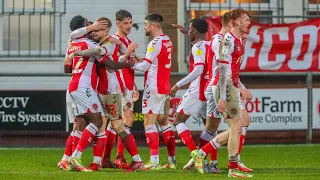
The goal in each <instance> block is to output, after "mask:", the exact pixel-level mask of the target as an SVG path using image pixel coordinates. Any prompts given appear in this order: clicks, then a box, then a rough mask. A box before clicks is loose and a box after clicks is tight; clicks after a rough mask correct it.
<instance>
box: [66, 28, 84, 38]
mask: <svg viewBox="0 0 320 180" xmlns="http://www.w3.org/2000/svg"><path fill="white" fill-rule="evenodd" d="M86 34H87V27H83V28H79V29H76V30H74V31H72V33H71V34H70V39H71V40H74V39H77V38H79V37H82V36H84V35H86Z"/></svg>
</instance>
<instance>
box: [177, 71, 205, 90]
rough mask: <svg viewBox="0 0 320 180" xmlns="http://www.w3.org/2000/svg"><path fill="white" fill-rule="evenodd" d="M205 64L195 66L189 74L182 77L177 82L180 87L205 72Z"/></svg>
mask: <svg viewBox="0 0 320 180" xmlns="http://www.w3.org/2000/svg"><path fill="white" fill-rule="evenodd" d="M203 69H204V66H195V67H194V69H193V70H192V72H191V73H190V74H188V76H186V77H184V78H183V79H181V80H180V81H179V82H177V83H176V85H177V86H178V87H179V88H180V87H182V86H184V85H186V84H188V83H190V82H191V81H193V80H195V79H196V78H197V77H199V76H200V75H201V74H202V73H203Z"/></svg>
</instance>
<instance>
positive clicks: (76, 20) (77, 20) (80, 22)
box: [69, 15, 86, 31]
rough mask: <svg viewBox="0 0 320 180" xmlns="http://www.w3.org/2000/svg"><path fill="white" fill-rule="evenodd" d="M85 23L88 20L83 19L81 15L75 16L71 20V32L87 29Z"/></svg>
mask: <svg viewBox="0 0 320 180" xmlns="http://www.w3.org/2000/svg"><path fill="white" fill-rule="evenodd" d="M85 22H86V18H84V17H82V16H81V15H77V16H74V17H73V18H72V19H71V21H70V24H69V27H70V30H71V31H74V30H76V29H79V28H82V27H85V26H86V25H85Z"/></svg>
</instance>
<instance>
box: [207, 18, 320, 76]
mask: <svg viewBox="0 0 320 180" xmlns="http://www.w3.org/2000/svg"><path fill="white" fill-rule="evenodd" d="M206 20H207V22H208V25H209V31H208V33H207V37H208V39H211V37H212V35H214V34H215V33H217V32H219V30H220V28H221V18H220V17H211V18H207V19H206ZM319 25H320V19H311V20H308V21H303V22H299V23H292V24H257V23H254V24H252V25H251V27H250V29H249V33H248V37H247V42H246V44H245V56H244V59H243V62H242V66H241V70H242V71H244V72H303V71H317V72H319V71H320V56H319V49H320V31H319V30H318V26H319Z"/></svg>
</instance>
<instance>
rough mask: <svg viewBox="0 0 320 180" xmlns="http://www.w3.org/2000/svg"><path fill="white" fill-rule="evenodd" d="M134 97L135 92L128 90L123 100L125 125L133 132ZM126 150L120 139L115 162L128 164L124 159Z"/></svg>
mask: <svg viewBox="0 0 320 180" xmlns="http://www.w3.org/2000/svg"><path fill="white" fill-rule="evenodd" d="M132 96H133V92H132V91H130V90H128V89H126V90H125V93H124V94H123V99H122V107H123V123H124V125H125V127H126V129H128V130H131V127H132V124H133V122H134V119H133V102H132ZM124 149H125V147H124V144H123V142H122V139H121V138H120V137H118V145H117V156H116V160H115V162H120V163H121V164H123V163H126V160H125V158H124Z"/></svg>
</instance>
